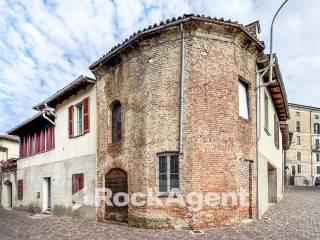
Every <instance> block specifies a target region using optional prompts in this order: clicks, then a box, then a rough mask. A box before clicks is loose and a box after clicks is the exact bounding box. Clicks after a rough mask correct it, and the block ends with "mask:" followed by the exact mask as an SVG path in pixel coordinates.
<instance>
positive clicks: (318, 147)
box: [315, 138, 320, 149]
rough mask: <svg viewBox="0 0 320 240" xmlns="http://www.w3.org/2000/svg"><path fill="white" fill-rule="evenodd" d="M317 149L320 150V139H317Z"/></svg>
mask: <svg viewBox="0 0 320 240" xmlns="http://www.w3.org/2000/svg"><path fill="white" fill-rule="evenodd" d="M315 148H316V149H320V140H319V138H316V146H315Z"/></svg>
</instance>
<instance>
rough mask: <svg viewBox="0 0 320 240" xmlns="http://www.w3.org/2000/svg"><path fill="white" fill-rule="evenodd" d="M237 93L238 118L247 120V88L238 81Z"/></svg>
mask: <svg viewBox="0 0 320 240" xmlns="http://www.w3.org/2000/svg"><path fill="white" fill-rule="evenodd" d="M238 91H239V93H238V94H239V96H238V97H239V99H238V100H239V116H240V117H243V118H245V119H249V101H248V86H247V85H246V84H245V83H244V82H242V81H239V83H238Z"/></svg>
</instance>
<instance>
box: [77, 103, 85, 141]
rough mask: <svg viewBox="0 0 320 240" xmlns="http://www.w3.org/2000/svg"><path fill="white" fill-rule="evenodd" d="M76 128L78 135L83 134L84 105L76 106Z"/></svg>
mask: <svg viewBox="0 0 320 240" xmlns="http://www.w3.org/2000/svg"><path fill="white" fill-rule="evenodd" d="M75 119H76V128H77V135H78V136H79V135H81V134H83V104H82V103H80V104H78V105H76V118H75Z"/></svg>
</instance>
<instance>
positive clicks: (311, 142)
mask: <svg viewBox="0 0 320 240" xmlns="http://www.w3.org/2000/svg"><path fill="white" fill-rule="evenodd" d="M311 118H312V110H310V144H311V181H312V182H311V184H312V185H313V182H314V181H313V179H314V177H313V158H312V157H313V154H312V145H313V141H312V140H313V139H312V133H313V132H314V129H312V119H311ZM312 130H313V131H312Z"/></svg>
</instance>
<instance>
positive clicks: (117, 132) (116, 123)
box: [112, 102, 122, 142]
mask: <svg viewBox="0 0 320 240" xmlns="http://www.w3.org/2000/svg"><path fill="white" fill-rule="evenodd" d="M121 110H122V108H121V104H120V102H117V103H116V104H114V105H113V108H112V142H119V141H121Z"/></svg>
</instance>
